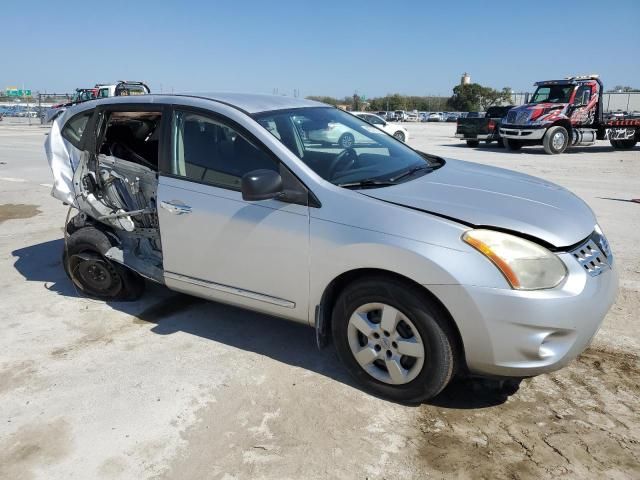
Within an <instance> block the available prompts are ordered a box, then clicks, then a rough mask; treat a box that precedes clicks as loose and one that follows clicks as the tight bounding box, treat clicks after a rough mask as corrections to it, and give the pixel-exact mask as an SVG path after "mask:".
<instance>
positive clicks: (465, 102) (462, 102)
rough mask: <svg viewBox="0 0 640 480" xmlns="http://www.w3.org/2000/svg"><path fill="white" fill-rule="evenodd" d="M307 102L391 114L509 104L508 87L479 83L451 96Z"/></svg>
mask: <svg viewBox="0 0 640 480" xmlns="http://www.w3.org/2000/svg"><path fill="white" fill-rule="evenodd" d="M307 98H308V99H309V100H316V101H319V102H323V103H328V104H329V105H335V106H338V105H340V106H344V107H346V108H347V109H348V110H355V111H358V110H363V109H365V108H366V110H370V111H392V110H409V111H410V110H418V111H426V112H434V111H456V112H475V111H484V110H486V109H487V108H489V107H491V106H493V105H502V104H509V103H510V102H511V88H509V87H504V88H503V89H501V90H496V89H493V88H491V87H484V86H482V85H480V84H478V83H469V84H466V85H456V86H455V87H454V88H453V95H451V97H439V96H416V95H401V94H400V93H393V94H387V95H385V96H384V97H376V98H372V99H370V100H367V101H365V100H364V99H362V98H361V97H360V96H359V95H357V94H354V95H352V96H347V97H344V98H335V97H330V96H322V95H311V96H308V97H307Z"/></svg>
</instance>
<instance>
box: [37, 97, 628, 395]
mask: <svg viewBox="0 0 640 480" xmlns="http://www.w3.org/2000/svg"><path fill="white" fill-rule="evenodd" d="M118 100H119V99H115V98H108V99H103V100H97V101H94V102H84V103H80V104H78V105H75V106H73V107H71V108H69V109H68V110H67V111H66V112H65V113H64V114H63V115H62V116H61V117H59V118H58V120H56V121H55V122H54V124H53V126H52V127H51V131H50V133H49V135H48V136H47V139H46V142H45V150H46V154H47V158H48V161H49V164H50V165H51V168H52V172H53V177H54V181H53V184H54V188H53V191H52V193H53V195H54V196H55V197H56V198H57V199H59V200H60V201H62V202H65V203H67V204H69V205H71V206H72V207H73V208H75V209H77V210H78V211H79V213H78V214H77V215H76V216H74V217H72V219H71V220H70V221H69V222H68V223H67V225H65V231H66V234H65V244H64V248H63V252H61V253H62V265H63V266H64V267H65V269H66V272H67V274H68V275H69V277H70V278H71V280H72V282H73V284H74V285H75V286H76V287H77V288H78V290H79V291H81V292H84V293H85V294H87V295H89V296H91V297H95V298H101V299H105V300H125V299H127V300H133V299H135V298H138V297H139V296H140V295H141V294H142V293H143V289H144V286H145V281H144V280H143V278H146V279H148V280H149V281H153V282H157V283H160V284H164V285H166V286H167V287H168V288H169V289H172V290H176V291H180V292H183V293H187V294H190V295H195V296H199V297H203V298H208V299H213V300H216V301H219V302H223V303H230V304H234V305H237V306H240V307H244V308H248V309H251V310H255V311H259V312H264V313H267V314H269V315H275V316H280V317H284V318H287V319H290V320H294V321H297V322H300V323H303V324H307V325H310V326H312V327H313V328H314V329H315V331H316V338H317V340H318V344H319V345H325V344H326V343H327V342H329V341H332V342H333V343H334V345H335V349H336V351H337V353H338V356H339V357H340V359H341V360H342V362H343V363H344V365H345V366H346V368H347V370H349V372H350V373H351V374H352V375H353V376H354V378H355V379H356V380H357V381H358V382H359V383H360V384H361V385H363V386H364V387H365V388H367V389H369V390H370V391H372V392H374V393H375V394H378V395H382V396H385V397H387V398H390V399H393V400H396V401H403V402H409V401H410V402H416V401H420V400H423V399H426V398H430V397H433V396H434V395H436V394H437V393H438V392H440V391H441V390H442V389H443V388H444V387H445V386H446V385H447V383H448V382H449V381H450V379H451V378H452V376H453V375H455V374H456V373H457V372H464V373H472V374H477V375H492V376H506V377H523V376H524V377H529V376H532V375H537V374H540V373H545V372H550V371H553V370H556V369H558V368H560V367H562V366H564V365H566V364H567V362H569V361H570V360H571V359H573V358H575V357H576V356H577V355H578V354H580V352H582V351H583V350H584V349H585V348H586V347H587V346H588V345H589V343H590V341H591V339H592V338H593V336H594V334H595V332H596V331H597V330H598V327H599V326H600V324H601V322H602V320H603V318H604V316H605V314H606V313H607V311H608V310H609V308H610V306H611V304H612V303H613V301H614V299H615V297H616V291H617V276H616V262H615V260H614V256H613V254H612V253H611V250H610V248H609V244H608V243H607V240H606V238H605V236H604V234H603V232H602V230H601V228H600V227H599V226H598V223H597V219H596V217H595V215H594V214H593V212H592V211H591V209H590V208H589V207H588V206H587V204H586V203H585V202H583V201H582V200H580V199H579V198H578V197H576V196H575V195H574V194H572V193H570V192H569V191H567V190H566V189H564V188H562V187H559V186H557V185H554V184H551V183H549V182H547V181H545V180H542V179H536V178H533V177H531V176H528V175H524V174H520V173H517V172H512V171H508V170H503V169H499V168H494V167H488V166H485V165H481V164H478V163H467V162H463V161H457V160H449V159H446V160H445V159H443V158H440V157H437V156H434V155H430V154H427V153H422V152H419V151H416V150H414V149H412V148H410V147H409V146H407V145H406V144H403V143H402V142H398V141H396V140H395V139H392V138H391V137H389V136H388V135H385V134H383V133H382V132H380V131H379V130H378V129H376V128H373V127H372V126H371V124H369V123H367V122H365V121H363V120H361V119H359V118H358V117H356V116H354V115H350V114H348V113H346V112H344V111H341V110H339V109H337V108H333V107H330V106H328V105H324V104H321V103H318V102H313V101H310V100H302V99H297V98H291V97H280V96H262V95H258V96H256V95H238V94H235V95H234V94H224V95H217V96H214V97H210V98H203V97H191V96H178V95H142V96H138V97H132V98H131V99H128V101H127V102H126V103H123V102H122V101H118ZM329 124H333V125H336V126H339V128H341V129H345V130H347V129H348V130H352V131H354V132H357V133H358V134H359V135H361V136H363V137H366V138H367V139H368V142H367V144H366V146H363V147H360V146H358V145H353V146H350V147H347V148H336V147H335V146H322V145H317V144H309V143H307V142H305V141H303V138H302V135H301V132H300V125H307V126H311V127H312V130H313V129H319V130H321V129H323V126H325V127H326V126H328V125H329ZM505 199H508V201H505ZM96 321H98V319H96ZM201 321H203V322H206V321H215V320H212V319H206V318H203V319H201ZM243 328H244V327H243V326H238V332H237V334H238V335H243V336H250V335H252V334H253V333H254V332H251V331H250V330H249V331H248V330H246V329H243ZM290 341H296V339H294V338H291V339H290ZM299 341H303V340H302V339H299ZM282 348H287V346H286V345H284V346H282Z"/></svg>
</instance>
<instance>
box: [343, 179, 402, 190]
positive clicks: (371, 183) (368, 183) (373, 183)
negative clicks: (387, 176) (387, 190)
mask: <svg viewBox="0 0 640 480" xmlns="http://www.w3.org/2000/svg"><path fill="white" fill-rule="evenodd" d="M390 185H395V183H394V182H391V181H388V180H374V179H373V178H365V179H364V180H359V181H357V182H346V183H338V184H336V186H338V187H343V188H367V187H373V188H375V187H388V186H390Z"/></svg>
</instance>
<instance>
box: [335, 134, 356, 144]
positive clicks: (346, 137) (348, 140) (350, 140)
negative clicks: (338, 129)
mask: <svg viewBox="0 0 640 480" xmlns="http://www.w3.org/2000/svg"><path fill="white" fill-rule="evenodd" d="M354 143H356V139H355V138H354V137H353V135H351V134H350V133H343V134H342V135H341V136H340V139H339V140H338V145H340V147H342V148H352V147H353V144H354Z"/></svg>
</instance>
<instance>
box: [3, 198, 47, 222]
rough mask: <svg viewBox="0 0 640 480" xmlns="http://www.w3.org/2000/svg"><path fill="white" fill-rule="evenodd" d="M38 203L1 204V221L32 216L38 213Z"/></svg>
mask: <svg viewBox="0 0 640 480" xmlns="http://www.w3.org/2000/svg"><path fill="white" fill-rule="evenodd" d="M39 213H42V212H40V210H38V206H37V205H24V204H21V203H6V204H4V205H0V223H2V222H4V221H6V220H16V219H22V218H31V217H35V216H36V215H38V214H39Z"/></svg>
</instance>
